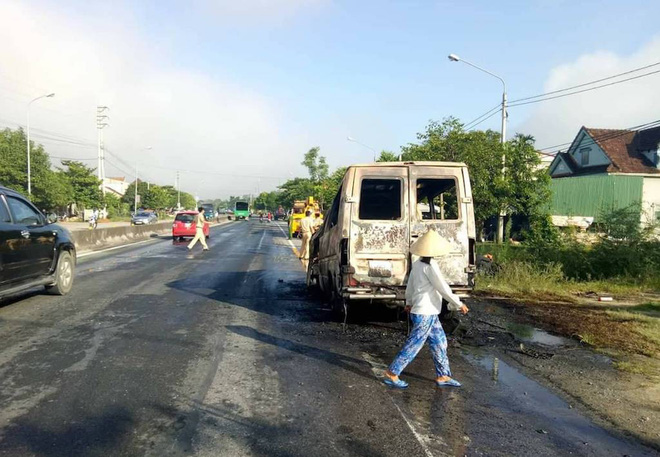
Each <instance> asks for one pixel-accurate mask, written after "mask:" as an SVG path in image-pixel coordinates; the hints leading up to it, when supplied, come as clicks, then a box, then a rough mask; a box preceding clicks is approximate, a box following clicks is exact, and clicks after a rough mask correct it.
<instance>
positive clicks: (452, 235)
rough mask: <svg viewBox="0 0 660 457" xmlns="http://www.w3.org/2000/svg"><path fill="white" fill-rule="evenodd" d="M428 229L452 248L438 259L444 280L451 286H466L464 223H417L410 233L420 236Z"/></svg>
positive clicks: (467, 255) (465, 235) (466, 246)
mask: <svg viewBox="0 0 660 457" xmlns="http://www.w3.org/2000/svg"><path fill="white" fill-rule="evenodd" d="M430 229H433V230H435V231H436V232H438V234H439V235H440V236H441V237H443V238H445V239H446V240H447V241H449V243H450V244H451V246H452V249H451V251H450V253H449V254H447V255H445V256H442V257H440V258H438V259H437V260H438V264H439V265H440V269H441V271H442V273H443V274H444V275H445V279H446V280H447V282H448V283H449V284H451V285H467V283H468V275H467V273H466V271H465V268H466V267H467V265H468V263H469V246H470V242H469V238H468V233H467V229H466V224H465V222H457V223H447V222H437V223H433V222H429V221H426V222H423V223H422V222H418V223H416V224H415V225H414V226H413V227H412V230H411V232H412V233H414V234H415V235H419V236H422V235H423V234H425V233H426V232H428V231H429V230H430Z"/></svg>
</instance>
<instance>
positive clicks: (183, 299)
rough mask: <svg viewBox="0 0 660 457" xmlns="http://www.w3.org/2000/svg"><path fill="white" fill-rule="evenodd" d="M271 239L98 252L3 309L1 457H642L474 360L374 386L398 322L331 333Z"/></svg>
mask: <svg viewBox="0 0 660 457" xmlns="http://www.w3.org/2000/svg"><path fill="white" fill-rule="evenodd" d="M284 227H285V226H284V225H280V224H278V223H259V222H256V221H255V222H237V223H232V224H228V225H225V226H222V227H216V228H214V229H212V231H211V239H210V243H209V244H210V247H211V251H210V252H202V251H201V247H200V246H197V249H196V250H195V251H194V252H193V253H188V252H187V251H186V247H185V244H184V243H181V244H177V243H173V242H172V241H170V240H157V241H154V242H153V243H146V244H141V245H139V246H134V247H127V248H124V249H117V250H113V251H111V252H108V253H105V254H104V253H99V254H94V255H91V256H88V257H85V258H84V259H81V261H80V263H79V265H78V275H77V278H76V283H75V285H74V290H73V291H72V293H71V294H70V295H68V296H66V297H51V296H48V295H45V294H43V293H41V292H40V291H38V290H37V291H34V292H32V293H28V294H23V295H21V296H19V297H14V298H12V299H10V300H5V301H3V302H0V455H7V456H12V457H14V456H33V455H34V456H67V457H72V456H142V455H146V456H182V455H197V456H310V455H319V456H321V455H322V456H332V455H337V456H346V455H368V456H400V455H415V456H441V455H461V456H462V455H502V456H509V455H521V456H522V455H525V456H527V455H535V456H543V455H548V456H551V455H552V456H554V455H569V454H571V455H598V456H601V455H635V456H636V455H656V454H655V453H654V451H651V450H649V449H647V448H644V447H643V446H641V445H640V444H637V443H634V442H631V441H627V440H626V439H625V438H624V437H622V436H619V435H618V434H616V432H615V431H611V430H606V428H607V427H606V428H602V427H600V426H596V425H594V424H593V423H592V422H591V421H589V420H588V419H586V418H585V417H584V416H583V415H582V414H581V413H580V412H578V408H572V407H571V406H570V405H568V403H566V402H565V401H564V400H562V399H561V398H559V397H558V396H556V395H555V394H553V393H552V392H551V391H550V390H548V389H546V388H545V387H543V386H541V385H539V384H537V383H535V382H534V381H532V380H530V379H528V378H525V377H524V376H523V375H521V374H520V373H518V372H517V371H516V370H515V369H514V368H513V367H510V366H508V365H507V364H506V363H504V362H499V364H498V363H497V362H495V361H494V359H493V358H492V357H491V356H490V355H489V354H488V353H487V352H483V351H482V352H469V351H465V350H463V349H461V350H459V349H454V348H452V349H451V350H450V360H451V362H452V369H453V371H454V375H455V377H456V378H458V379H459V380H461V381H463V383H464V387H463V388H462V389H454V390H449V389H438V388H435V387H434V385H433V383H432V381H433V370H432V365H431V360H430V357H429V356H428V354H427V352H426V351H424V352H422V353H421V354H420V356H419V357H418V360H416V361H415V362H413V364H411V366H410V368H409V369H408V370H407V372H406V373H404V377H405V378H406V379H408V380H409V381H410V382H411V387H410V389H408V390H407V391H395V390H391V389H389V388H387V387H386V386H384V385H382V384H381V382H380V379H379V377H378V376H379V374H380V372H381V371H382V369H383V368H384V366H385V365H384V364H386V363H388V362H389V361H390V359H391V357H392V356H393V355H394V354H395V352H396V351H397V349H398V347H399V346H400V344H401V342H402V340H403V338H404V337H405V332H404V330H405V324H402V322H400V321H398V320H397V316H396V312H394V311H390V310H387V309H380V308H378V309H373V310H370V311H369V313H365V312H364V310H362V311H361V312H360V311H357V312H356V318H355V320H354V323H352V324H350V325H349V326H348V329H347V330H346V331H345V332H344V331H342V326H341V325H340V324H338V323H336V322H334V321H333V320H332V317H331V312H330V311H329V310H328V309H327V307H326V306H325V305H324V304H323V303H322V302H320V301H318V300H315V299H312V298H310V297H308V296H307V293H306V291H305V287H304V272H303V271H302V268H301V266H300V263H299V261H298V260H297V259H296V258H295V256H294V254H293V253H292V248H291V244H290V243H289V241H288V240H287V239H286V238H285V236H284V231H283V230H282V229H283V228H284ZM493 364H495V365H497V367H496V369H494V367H493Z"/></svg>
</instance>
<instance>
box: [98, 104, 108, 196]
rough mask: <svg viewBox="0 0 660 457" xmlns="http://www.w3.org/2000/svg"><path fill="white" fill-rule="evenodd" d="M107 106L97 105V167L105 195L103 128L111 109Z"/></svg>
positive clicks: (106, 123) (106, 124)
mask: <svg viewBox="0 0 660 457" xmlns="http://www.w3.org/2000/svg"><path fill="white" fill-rule="evenodd" d="M109 109H110V108H108V107H107V106H100V105H99V106H97V107H96V129H97V130H98V142H99V144H98V166H97V167H96V172H97V175H98V178H99V181H101V191H102V192H103V195H105V144H104V143H103V129H104V128H105V127H107V126H108V122H107V121H108V120H109V119H110V118H109V117H108V116H107V115H106V114H104V112H105V111H107V110H109Z"/></svg>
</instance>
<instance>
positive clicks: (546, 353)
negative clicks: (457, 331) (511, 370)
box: [456, 299, 660, 449]
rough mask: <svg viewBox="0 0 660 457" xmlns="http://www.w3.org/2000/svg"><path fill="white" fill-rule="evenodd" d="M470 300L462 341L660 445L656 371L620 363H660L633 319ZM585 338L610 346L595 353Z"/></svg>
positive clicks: (659, 386)
mask: <svg viewBox="0 0 660 457" xmlns="http://www.w3.org/2000/svg"><path fill="white" fill-rule="evenodd" d="M468 305H469V306H470V305H471V306H470V308H471V312H470V314H469V315H468V316H467V317H466V318H463V321H462V323H463V326H464V330H465V334H464V335H463V336H461V337H459V338H456V341H458V342H459V344H460V345H461V346H463V347H464V348H487V349H488V350H489V352H494V353H497V354H499V356H500V357H502V358H503V360H506V361H507V362H509V363H511V362H513V363H514V364H515V366H517V367H518V368H520V369H521V371H523V372H524V373H525V374H526V375H528V376H530V377H532V378H536V379H537V380H540V381H542V382H543V384H545V385H547V386H549V387H550V388H553V389H555V390H557V391H559V392H560V393H561V394H562V396H563V397H564V398H566V399H567V400H568V401H569V402H571V403H572V404H573V403H574V404H573V406H575V407H577V408H580V409H584V410H585V412H586V413H588V414H589V415H590V416H592V417H593V418H594V419H595V420H596V421H597V422H601V423H602V424H612V425H614V426H615V427H616V428H618V429H620V430H621V431H623V432H624V433H625V434H628V435H630V436H632V437H634V438H636V439H639V440H641V441H643V442H645V443H647V444H648V445H651V446H653V447H655V448H656V449H660V382H658V378H657V377H655V376H653V375H649V372H650V373H653V371H646V372H645V374H637V373H630V372H624V371H622V370H620V369H618V368H617V364H618V363H621V362H623V363H627V364H635V365H636V366H650V367H651V370H652V369H653V367H654V364H655V363H656V362H657V359H655V358H653V357H649V356H645V355H642V354H644V353H648V355H651V353H652V350H653V347H652V346H650V345H645V343H644V341H640V339H639V338H637V339H636V340H635V339H633V338H634V335H633V333H632V331H631V328H629V326H630V323H627V322H625V321H621V322H616V323H613V322H612V320H611V319H609V316H608V315H607V314H606V310H602V309H594V308H588V307H584V306H575V305H566V304H542V303H535V304H521V303H514V302H511V301H507V300H496V299H472V300H470V301H468ZM548 331H551V332H552V333H549V332H548ZM584 335H590V337H591V338H592V339H593V340H595V341H597V342H598V343H605V344H602V346H606V347H608V348H609V349H608V350H605V351H596V350H594V349H593V348H592V347H590V346H589V345H587V344H584V343H582V342H581V341H580V340H581V339H582V338H583V336H584ZM608 337H609V340H607V338H608ZM592 344H593V341H592ZM617 347H618V348H619V350H615V349H613V348H617ZM622 350H626V351H628V352H627V353H624V352H622Z"/></svg>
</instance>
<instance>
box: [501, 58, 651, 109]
mask: <svg viewBox="0 0 660 457" xmlns="http://www.w3.org/2000/svg"><path fill="white" fill-rule="evenodd" d="M658 65H660V62H656V63H652V64H650V65H646V66H644V67H639V68H635V69H633V70H629V71H624V72H623V73H619V74H616V75H612V76H608V77H606V78H601V79H596V80H594V81H589V82H587V83H583V84H578V85H577V86H571V87H566V88H564V89H558V90H553V91H551V92H546V93H544V94H539V95H532V96H530V97H524V98H518V99H515V100H511V103H517V102H522V101H525V100H531V99H533V98H541V97H545V96H548V95H553V94H558V93H560V92H566V91H568V90H573V89H578V88H580V87H585V86H590V85H592V84H596V83H600V82H603V81H607V80H610V79H614V78H618V77H620V76H624V75H628V74H631V73H636V72H638V71H642V70H646V69H647V68H652V67H656V66H658Z"/></svg>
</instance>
